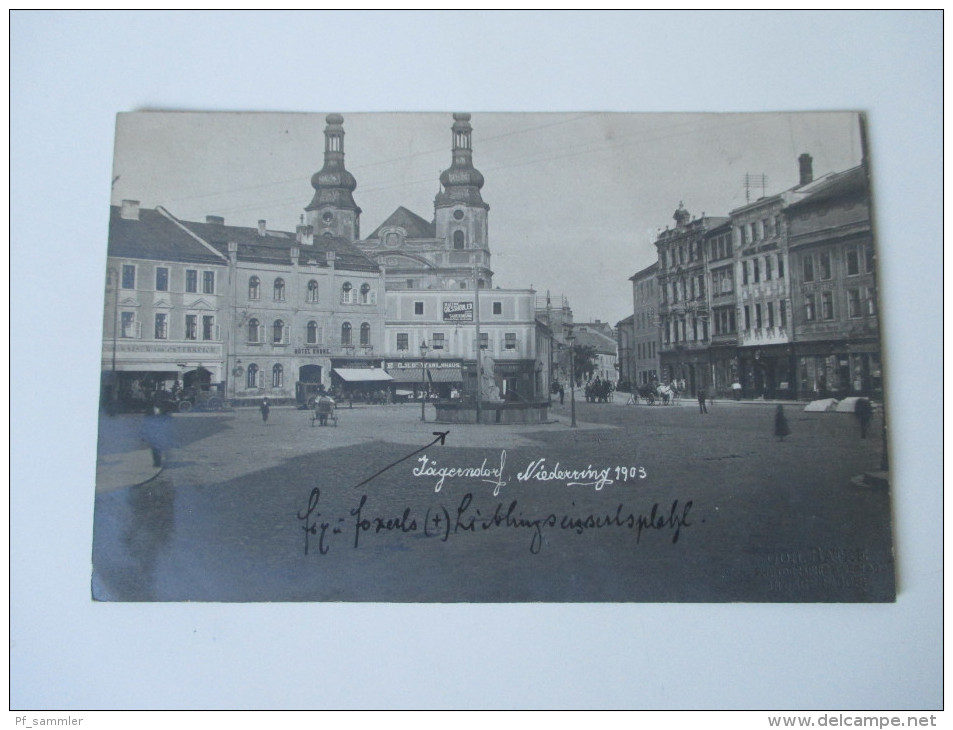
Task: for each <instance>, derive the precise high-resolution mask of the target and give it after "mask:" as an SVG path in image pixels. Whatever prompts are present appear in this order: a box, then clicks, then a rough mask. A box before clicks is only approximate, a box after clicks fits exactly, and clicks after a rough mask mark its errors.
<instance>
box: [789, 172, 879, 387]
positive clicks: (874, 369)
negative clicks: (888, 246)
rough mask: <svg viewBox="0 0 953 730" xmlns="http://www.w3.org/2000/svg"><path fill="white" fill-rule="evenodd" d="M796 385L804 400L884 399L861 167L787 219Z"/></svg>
mask: <svg viewBox="0 0 953 730" xmlns="http://www.w3.org/2000/svg"><path fill="white" fill-rule="evenodd" d="M784 218H785V220H786V222H787V226H788V236H789V238H788V243H789V248H790V270H791V289H792V296H793V299H794V307H793V310H792V319H793V323H794V335H795V337H794V339H795V354H796V358H797V361H796V372H795V373H792V378H796V381H797V387H798V390H799V393H800V394H801V395H802V396H804V397H826V396H828V395H830V396H835V397H843V396H845V395H868V396H870V395H874V396H877V397H882V393H883V382H882V376H881V358H880V328H879V321H878V312H877V289H876V273H875V258H874V245H873V235H872V231H871V225H870V199H869V194H868V186H867V177H866V170H865V168H864V167H863V166H858V167H854V168H851V169H850V170H846V171H844V172H841V173H839V174H836V175H831V176H829V177H827V178H825V179H823V180H822V181H820V182H819V184H816V185H814V186H812V188H811V190H810V194H808V195H807V196H805V197H803V198H802V199H801V200H798V201H796V202H794V203H792V204H791V205H790V206H788V208H787V209H786V210H785V211H784Z"/></svg>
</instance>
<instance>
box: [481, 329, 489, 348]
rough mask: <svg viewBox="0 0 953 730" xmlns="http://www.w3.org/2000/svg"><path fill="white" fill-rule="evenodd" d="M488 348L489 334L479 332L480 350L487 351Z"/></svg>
mask: <svg viewBox="0 0 953 730" xmlns="http://www.w3.org/2000/svg"><path fill="white" fill-rule="evenodd" d="M489 348H490V333H489V332H481V333H480V349H481V350H488V349H489Z"/></svg>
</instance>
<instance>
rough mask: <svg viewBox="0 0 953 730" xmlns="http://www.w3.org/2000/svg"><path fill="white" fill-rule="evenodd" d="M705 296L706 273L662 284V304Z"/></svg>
mask: <svg viewBox="0 0 953 730" xmlns="http://www.w3.org/2000/svg"><path fill="white" fill-rule="evenodd" d="M704 298H705V275H704V274H698V275H697V276H690V277H688V278H687V279H686V278H685V277H682V278H679V279H676V280H674V281H668V282H665V284H664V285H663V286H662V304H668V303H669V302H671V303H672V304H676V303H678V302H684V301H690V300H692V299H704Z"/></svg>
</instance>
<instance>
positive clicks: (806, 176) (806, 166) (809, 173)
mask: <svg viewBox="0 0 953 730" xmlns="http://www.w3.org/2000/svg"><path fill="white" fill-rule="evenodd" d="M797 162H798V167H799V171H800V179H801V182H800V183H798V184H799V185H807V184H808V183H809V182H812V181H813V180H814V160H813V158H812V157H811V156H810V155H809V154H808V153H807V152H805V153H804V154H802V155H801V156H800V157H798V158H797Z"/></svg>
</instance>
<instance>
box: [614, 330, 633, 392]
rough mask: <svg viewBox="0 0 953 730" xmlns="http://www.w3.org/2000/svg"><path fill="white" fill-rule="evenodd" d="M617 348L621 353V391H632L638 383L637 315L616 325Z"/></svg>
mask: <svg viewBox="0 0 953 730" xmlns="http://www.w3.org/2000/svg"><path fill="white" fill-rule="evenodd" d="M615 333H616V348H617V349H618V353H619V360H618V363H619V383H618V387H619V389H620V390H626V391H629V390H631V388H632V386H633V384H634V383H636V378H637V376H636V358H635V352H636V350H635V344H634V343H635V315H634V314H630V315H629V316H628V317H626V318H625V319H620V320H619V321H618V322H616V325H615Z"/></svg>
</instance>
